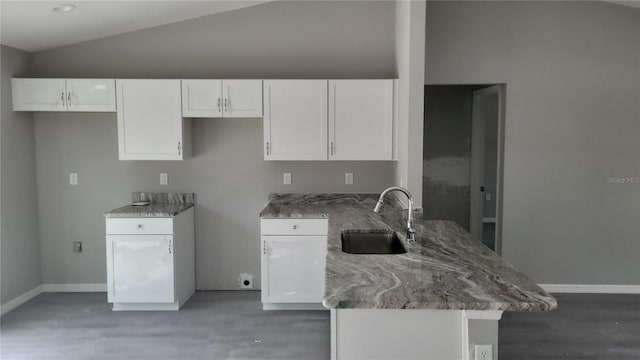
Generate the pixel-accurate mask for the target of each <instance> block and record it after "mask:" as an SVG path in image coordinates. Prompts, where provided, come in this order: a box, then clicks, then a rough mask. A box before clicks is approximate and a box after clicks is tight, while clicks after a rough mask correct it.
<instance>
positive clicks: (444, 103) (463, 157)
mask: <svg viewBox="0 0 640 360" xmlns="http://www.w3.org/2000/svg"><path fill="white" fill-rule="evenodd" d="M477 88H478V86H475V85H470V86H467V85H430V86H425V111H424V114H425V123H424V147H423V149H424V150H423V154H424V166H423V169H424V170H423V171H424V172H423V191H422V206H423V210H424V218H425V219H438V220H452V221H455V222H456V223H458V224H459V225H460V226H462V227H464V228H465V229H467V230H468V229H469V199H470V197H469V196H470V188H469V184H470V182H469V175H470V165H471V110H472V104H473V90H475V89H477Z"/></svg>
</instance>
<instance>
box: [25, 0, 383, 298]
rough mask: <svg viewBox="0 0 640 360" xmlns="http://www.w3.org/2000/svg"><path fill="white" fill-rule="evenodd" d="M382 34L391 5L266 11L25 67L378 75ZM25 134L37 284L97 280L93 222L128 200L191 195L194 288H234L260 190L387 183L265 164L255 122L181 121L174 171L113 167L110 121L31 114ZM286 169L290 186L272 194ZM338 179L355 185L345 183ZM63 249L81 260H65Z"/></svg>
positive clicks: (140, 35)
mask: <svg viewBox="0 0 640 360" xmlns="http://www.w3.org/2000/svg"><path fill="white" fill-rule="evenodd" d="M394 26H395V4H394V3H393V2H274V3H267V4H263V5H259V6H256V7H251V8H246V9H242V10H237V11H233V12H229V13H224V14H216V15H213V16H209V17H204V18H199V19H195V20H190V21H186V22H181V23H176V24H170V25H165V26H161V27H158V28H154V29H149V30H141V31H137V32H133V33H129V34H124V35H118V36H114V37H111V38H106V39H102V40H96V41H91V42H88V43H84V44H79V45H75V46H69V47H65V48H60V49H56V50H51V51H46V52H40V53H36V54H34V55H33V61H32V66H33V71H34V75H35V76H49V77H65V76H70V77H73V76H76V77H90V76H97V77H176V78H181V77H185V78H188V77H195V78H207V77H211V78H215V77H222V78H233V77H257V78H261V77H265V78H278V77H282V78H287V77H301V78H314V77H315V78H340V77H382V78H384V77H387V78H388V77H393V76H394V73H395V63H394V61H395V60H394V56H395V55H394V51H395V45H394ZM35 124H36V129H35V134H36V156H37V170H38V192H39V200H38V207H39V210H40V233H41V239H42V260H43V261H42V263H43V276H44V279H43V280H44V282H45V283H102V282H105V281H106V274H105V266H106V265H105V246H104V224H103V222H104V221H103V218H102V212H103V211H105V210H108V209H110V208H114V207H117V206H120V205H123V204H125V203H127V202H128V201H129V200H130V193H131V192H132V191H136V190H143V191H193V192H195V193H196V194H197V202H198V206H197V208H196V246H197V249H196V251H197V285H198V288H204V289H237V288H239V284H238V281H237V279H238V275H239V274H240V273H241V272H247V273H252V274H255V275H256V276H257V277H258V276H259V273H260V252H259V249H260V248H259V221H258V213H259V211H260V210H261V209H262V207H263V206H264V204H265V203H266V201H267V195H268V193H269V192H379V191H381V190H382V189H384V188H385V187H386V186H389V185H391V184H392V183H393V168H394V166H393V163H391V162H358V163H355V162H265V161H263V155H262V120H261V119H229V120H222V119H215V120H214V119H198V120H193V150H194V158H192V159H190V160H187V161H183V162H150V161H149V162H145V161H136V162H126V161H118V160H117V158H118V151H117V133H116V117H115V114H102V115H100V114H64V113H38V114H37V115H36V121H35ZM284 171H288V172H292V174H293V184H292V185H288V186H287V185H282V172H284ZM347 171H349V172H353V173H354V185H344V173H345V172H347ZM69 172H77V173H78V177H79V179H78V181H79V185H78V186H69V185H68V173H69ZM160 172H168V174H169V183H170V184H169V185H168V186H160V185H159V173H160ZM74 240H81V241H84V244H85V246H84V247H85V250H84V253H82V254H73V253H72V247H71V244H72V241H74ZM257 280H258V282H257V284H259V278H258V279H257Z"/></svg>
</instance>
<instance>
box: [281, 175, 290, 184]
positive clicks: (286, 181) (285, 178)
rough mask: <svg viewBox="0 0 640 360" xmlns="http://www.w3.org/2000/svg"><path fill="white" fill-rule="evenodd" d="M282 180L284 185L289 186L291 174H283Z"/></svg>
mask: <svg viewBox="0 0 640 360" xmlns="http://www.w3.org/2000/svg"><path fill="white" fill-rule="evenodd" d="M282 178H283V179H282V180H283V183H284V184H285V185H291V173H284V174H283V176H282Z"/></svg>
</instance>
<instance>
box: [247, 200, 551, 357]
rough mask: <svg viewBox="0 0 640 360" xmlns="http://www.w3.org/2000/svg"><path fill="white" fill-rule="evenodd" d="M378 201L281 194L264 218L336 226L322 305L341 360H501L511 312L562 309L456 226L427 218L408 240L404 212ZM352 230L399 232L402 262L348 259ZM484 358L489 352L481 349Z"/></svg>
mask: <svg viewBox="0 0 640 360" xmlns="http://www.w3.org/2000/svg"><path fill="white" fill-rule="evenodd" d="M376 198H377V195H374V194H274V195H272V196H271V199H270V200H271V201H270V203H269V204H268V205H267V206H266V208H265V209H264V210H263V211H262V213H261V214H260V215H261V218H262V219H289V220H290V219H300V220H303V219H306V218H312V219H314V218H327V219H328V230H327V249H326V251H327V252H326V254H327V255H326V265H325V278H324V295H323V299H322V303H323V305H324V306H325V307H326V308H329V309H331V347H332V349H331V353H332V358H334V359H354V358H359V359H364V358H376V359H398V358H406V359H414V358H421V359H438V360H448V359H451V360H453V359H465V360H466V359H470V358H473V357H472V356H473V355H474V352H475V351H476V347H475V345H490V346H491V347H490V348H491V349H492V351H491V352H492V358H493V359H497V358H498V357H497V344H498V320H500V318H501V315H502V312H503V311H548V310H553V309H555V308H556V306H557V303H556V300H555V299H554V298H553V297H552V296H550V295H549V294H547V293H546V292H545V291H544V290H543V289H541V288H540V287H539V286H538V285H536V284H535V283H534V282H533V281H532V280H530V279H529V278H528V277H527V276H526V275H524V274H522V273H521V272H519V271H517V270H516V269H515V268H514V267H513V266H512V265H511V264H509V263H508V262H506V261H505V260H504V259H502V258H501V257H500V256H498V255H497V254H495V253H494V252H493V251H491V250H490V249H488V248H487V247H485V246H484V245H482V244H481V243H480V242H477V241H473V240H472V239H471V238H470V235H469V233H468V232H467V231H466V230H464V229H463V228H462V227H460V226H459V225H457V224H455V223H454V222H450V221H433V220H421V219H418V220H416V221H415V222H414V226H415V228H416V230H417V232H416V242H415V243H409V242H407V241H406V236H405V231H406V229H405V222H404V221H403V210H402V208H401V207H400V206H399V204H398V203H397V202H396V201H388V203H389V204H387V209H386V210H385V212H384V213H382V214H376V213H374V212H373V211H372V210H373V208H374V206H375V204H376ZM347 230H357V231H365V230H390V231H394V232H395V233H396V235H397V236H398V238H399V239H400V240H401V241H402V243H403V245H404V247H405V248H406V253H400V254H384V255H382V254H350V253H346V252H344V251H343V248H342V240H341V239H342V234H343V232H345V231H347ZM481 349H482V348H481Z"/></svg>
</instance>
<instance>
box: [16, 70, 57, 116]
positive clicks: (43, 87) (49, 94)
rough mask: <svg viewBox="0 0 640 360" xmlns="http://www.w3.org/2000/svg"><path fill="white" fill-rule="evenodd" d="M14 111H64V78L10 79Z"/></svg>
mask: <svg viewBox="0 0 640 360" xmlns="http://www.w3.org/2000/svg"><path fill="white" fill-rule="evenodd" d="M11 85H12V91H13V110H14V111H65V110H67V89H66V86H65V79H18V78H14V79H11Z"/></svg>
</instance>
